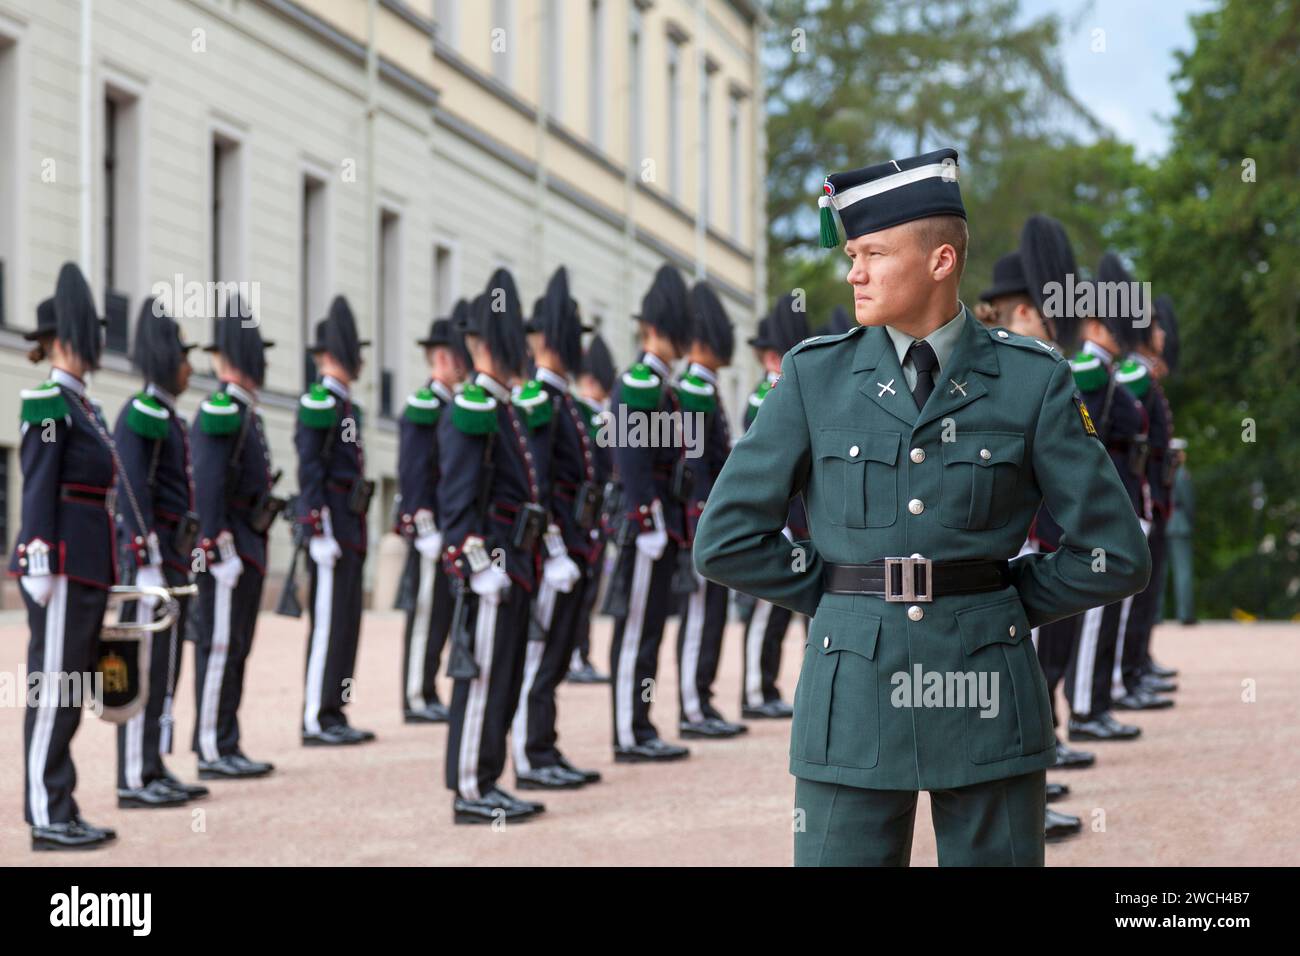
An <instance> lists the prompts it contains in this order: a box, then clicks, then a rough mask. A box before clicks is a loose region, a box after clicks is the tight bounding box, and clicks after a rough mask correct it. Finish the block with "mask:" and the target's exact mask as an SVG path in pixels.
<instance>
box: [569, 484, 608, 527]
mask: <svg viewBox="0 0 1300 956" xmlns="http://www.w3.org/2000/svg"><path fill="white" fill-rule="evenodd" d="M604 497H605V491H604V488H602V487H601V486H599V485H597V484H596V483H595V482H592V481H584V482H583V483H582V484H580V485H579V486H578V492H577V494H576V495H574V497H573V520H574V521H575V522H577V525H578V527H579V528H581V529H582V530H583V531H590V530H592V529H593V528H596V527H599V526H600V515H601V509H602V507H603V505H604Z"/></svg>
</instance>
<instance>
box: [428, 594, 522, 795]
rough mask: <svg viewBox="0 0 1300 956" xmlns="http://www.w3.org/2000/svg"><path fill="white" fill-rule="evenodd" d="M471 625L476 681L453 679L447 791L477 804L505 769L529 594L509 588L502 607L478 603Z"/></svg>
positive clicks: (517, 686)
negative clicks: (451, 791)
mask: <svg viewBox="0 0 1300 956" xmlns="http://www.w3.org/2000/svg"><path fill="white" fill-rule="evenodd" d="M476 603H477V604H478V607H477V608H476V609H475V611H474V615H473V619H472V622H471V624H470V627H471V628H472V631H471V633H472V635H473V638H474V661H475V663H477V664H478V671H479V674H478V677H476V678H474V679H473V680H458V681H456V683H455V686H454V687H453V688H452V692H451V719H450V720H449V722H448V728H447V788H448V789H449V790H453V791H455V792H457V793H459V794H460V795H461V796H462V797H464V798H465V799H467V800H477V799H478V798H479V797H481V796H482V795H483V794H485V793H487V792H488V791H489V790H491V789H492V788H493V787H495V786H496V783H497V780H498V779H500V777H501V772H502V771H503V770H504V769H505V765H506V734H507V733H508V732H509V730H510V719H511V717H512V716H513V715H514V712H515V705H516V704H517V703H518V702H519V687H520V684H522V682H523V673H524V644H525V643H526V642H527V640H528V613H529V605H530V603H531V600H530V595H529V593H528V592H527V591H525V590H523V588H521V587H519V586H518V585H517V584H516V585H512V586H511V587H510V588H509V590H508V591H507V592H506V594H505V595H504V596H503V597H502V599H501V603H499V604H492V603H489V602H487V601H484V600H483V599H481V598H479V599H477V600H476Z"/></svg>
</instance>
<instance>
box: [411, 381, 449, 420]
mask: <svg viewBox="0 0 1300 956" xmlns="http://www.w3.org/2000/svg"><path fill="white" fill-rule="evenodd" d="M441 414H442V402H440V401H438V396H437V395H435V394H433V389H431V388H428V387H427V386H426V387H425V388H422V389H420V390H419V391H418V392H415V393H413V394H412V395H410V396H409V397H408V398H407V399H406V420H407V421H408V422H412V423H413V424H416V425H436V424H437V423H438V416H439V415H441Z"/></svg>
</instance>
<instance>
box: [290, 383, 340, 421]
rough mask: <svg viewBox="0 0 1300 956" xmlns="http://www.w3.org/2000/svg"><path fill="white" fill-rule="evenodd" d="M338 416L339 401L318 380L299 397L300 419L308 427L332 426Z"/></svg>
mask: <svg viewBox="0 0 1300 956" xmlns="http://www.w3.org/2000/svg"><path fill="white" fill-rule="evenodd" d="M337 418H338V402H337V401H335V399H334V396H333V395H331V394H330V390H329V389H328V388H326V387H325V386H324V385H322V384H321V383H320V382H316V383H315V384H313V385H312V387H311V388H310V389H308V390H307V391H306V392H304V393H303V395H302V398H300V399H298V421H300V422H302V423H303V425H305V426H306V427H307V428H332V427H333V426H334V422H335V421H336V420H337Z"/></svg>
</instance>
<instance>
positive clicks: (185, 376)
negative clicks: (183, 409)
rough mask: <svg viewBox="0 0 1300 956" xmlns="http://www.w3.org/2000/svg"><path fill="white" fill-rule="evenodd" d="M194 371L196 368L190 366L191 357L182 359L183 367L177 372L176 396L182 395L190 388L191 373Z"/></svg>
mask: <svg viewBox="0 0 1300 956" xmlns="http://www.w3.org/2000/svg"><path fill="white" fill-rule="evenodd" d="M193 371H194V366H192V365H191V364H190V360H189V357H188V356H186V357H185V358H182V359H181V367H180V368H178V369H177V370H176V394H177V395H180V394H181V393H182V392H184V391H185V389H187V388H189V387H190V373H191V372H193Z"/></svg>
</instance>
